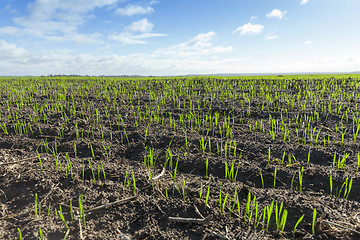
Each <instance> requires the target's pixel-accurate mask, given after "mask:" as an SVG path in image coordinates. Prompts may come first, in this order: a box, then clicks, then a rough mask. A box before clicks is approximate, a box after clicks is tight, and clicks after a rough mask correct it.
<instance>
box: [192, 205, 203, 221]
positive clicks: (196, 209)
mask: <svg viewBox="0 0 360 240" xmlns="http://www.w3.org/2000/svg"><path fill="white" fill-rule="evenodd" d="M194 208H195V212H196V213H197V214H198V215H199V217H201V218H202V219H205V218H204V216H203V215H202V214H201V212H200V211H199V209H198V208H197V206H196V205H195V204H194Z"/></svg>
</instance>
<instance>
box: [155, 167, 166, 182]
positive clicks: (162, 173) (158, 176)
mask: <svg viewBox="0 0 360 240" xmlns="http://www.w3.org/2000/svg"><path fill="white" fill-rule="evenodd" d="M164 173H165V168H163V170H162V171H161V173H160V174H159V175H157V176H155V177H153V180H157V179H159V178H161V177H162V176H163V175H164Z"/></svg>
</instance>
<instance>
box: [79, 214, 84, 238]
mask: <svg viewBox="0 0 360 240" xmlns="http://www.w3.org/2000/svg"><path fill="white" fill-rule="evenodd" d="M79 229H80V239H81V240H82V239H84V236H83V232H82V226H81V217H80V214H79Z"/></svg>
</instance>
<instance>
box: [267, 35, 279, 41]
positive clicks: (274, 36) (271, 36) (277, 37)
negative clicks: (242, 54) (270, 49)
mask: <svg viewBox="0 0 360 240" xmlns="http://www.w3.org/2000/svg"><path fill="white" fill-rule="evenodd" d="M275 39H279V36H278V35H276V34H275V35H270V36H267V37H266V40H275Z"/></svg>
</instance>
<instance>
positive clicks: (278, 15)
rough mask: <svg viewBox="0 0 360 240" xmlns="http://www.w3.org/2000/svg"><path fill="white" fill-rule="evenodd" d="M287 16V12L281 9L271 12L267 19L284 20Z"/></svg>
mask: <svg viewBox="0 0 360 240" xmlns="http://www.w3.org/2000/svg"><path fill="white" fill-rule="evenodd" d="M286 14H287V11H286V10H285V11H283V12H282V11H281V10H279V9H273V10H272V11H271V12H269V13H267V14H266V17H267V18H278V19H280V20H281V19H283V18H284V17H285V15H286Z"/></svg>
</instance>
